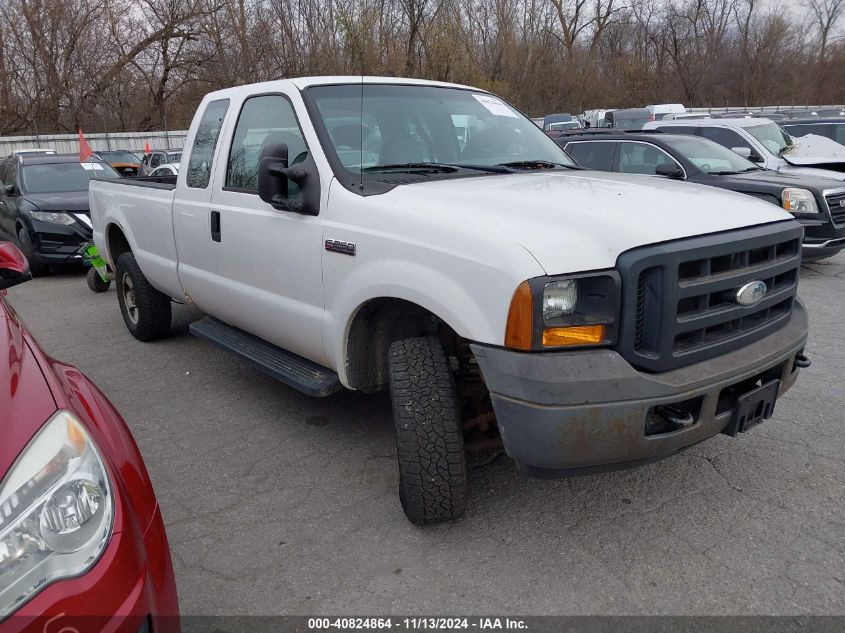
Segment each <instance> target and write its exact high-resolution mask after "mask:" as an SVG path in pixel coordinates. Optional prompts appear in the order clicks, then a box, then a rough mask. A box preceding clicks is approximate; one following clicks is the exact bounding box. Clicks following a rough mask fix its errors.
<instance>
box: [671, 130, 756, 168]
mask: <svg viewBox="0 0 845 633" xmlns="http://www.w3.org/2000/svg"><path fill="white" fill-rule="evenodd" d="M663 141H664V142H665V143H666V144H667V145H669V146H670V147H672V149H674V150H675V151H676V152H678V153H679V154H680V155H681V156H683V157H684V158H686V159H687V160H688V161H689V162H691V163H692V164H693V165H695V166H696V167H697V168H698V169H700V170H701V171H703V172H706V173H708V174H715V173H724V172H733V173H739V172H743V171H756V170H758V169H760V168H759V167H758V166H757V165H755V164H754V163H752V162H751V161H750V160H746V159H745V158H743V157H742V156H740V155H739V154H737V153H736V152H733V151H731V150H729V149H727V148H725V147H722V146H721V145H719V144H718V143H714V142H713V141H711V140H708V139H706V138H699V137H696V136H689V137H685V138H664V139H663Z"/></svg>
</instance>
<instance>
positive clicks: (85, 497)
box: [0, 242, 180, 633]
mask: <svg viewBox="0 0 845 633" xmlns="http://www.w3.org/2000/svg"><path fill="white" fill-rule="evenodd" d="M29 277H30V275H29V268H28V266H27V263H26V259H25V258H24V257H23V255H22V254H21V252H20V251H18V249H17V248H15V247H14V246H13V245H12V244H11V243H9V242H0V433H2V435H0V629H2V631H3V633H16V632H19V631H27V632H29V631H32V632H35V631H37V632H38V633H51V632H53V631H55V632H56V633H58V632H59V631H61V632H63V633H75V632H80V633H84V632H86V631H105V630H108V631H114V632H116V633H118V632H119V633H124V632H125V633H139V632H143V633H167V632H178V631H179V630H180V625H179V618H178V614H179V605H178V601H177V597H176V582H175V578H174V575H173V565H172V563H171V560H170V550H169V548H168V544H167V536H166V535H165V532H164V523H163V522H162V518H161V512H160V510H159V507H158V502H157V501H156V497H155V494H154V492H153V487H152V485H151V483H150V478H149V475H148V474H147V470H146V468H145V467H144V462H143V461H142V460H141V455H140V453H139V452H138V447H137V446H136V445H135V441H134V440H133V439H132V435H131V434H130V432H129V429H128V428H127V427H126V423H125V422H124V421H123V419H122V418H121V417H120V414H119V413H118V412H117V411H116V410H115V409H114V407H113V406H112V405H111V404H110V403H109V401H108V400H107V399H106V397H105V396H104V395H103V394H102V393H101V392H100V391H99V389H97V387H95V386H94V384H93V383H92V382H91V381H89V380H88V379H87V378H86V377H85V376H83V375H82V372H80V371H79V370H78V369H76V368H75V367H72V366H70V365H65V364H63V363H60V362H58V361H55V360H53V359H51V358H50V357H48V356H47V355H46V354H45V353H44V352H43V351H42V350H41V349H40V348H39V347H38V344H37V343H36V342H35V340H34V339H33V338H32V336H31V335H30V334H29V332H28V331H27V330H26V328H25V327H24V325H23V323H21V321H20V319H19V318H18V316H17V315H16V314H15V312H14V310H12V308H11V306H10V305H9V304H8V303H7V302H6V298H5V295H6V290H5V289H6V288H8V287H10V286H13V285H15V284H18V283H21V282H23V281H26V280H27V279H29ZM57 308H58V306H57Z"/></svg>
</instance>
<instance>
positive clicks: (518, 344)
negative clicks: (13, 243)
mask: <svg viewBox="0 0 845 633" xmlns="http://www.w3.org/2000/svg"><path fill="white" fill-rule="evenodd" d="M532 313H533V306H532V304H531V286H530V285H529V284H528V282H527V281H523V282H522V283H521V284H519V287H518V288H517V289H516V292H514V293H513V299H511V307H510V310H508V323H507V325H506V326H505V345H506V346H507V347H512V348H513V349H522V350H526V351H527V350H530V349H531V333H532V332H533V328H534V323H533V317H532Z"/></svg>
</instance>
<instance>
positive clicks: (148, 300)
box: [115, 253, 170, 341]
mask: <svg viewBox="0 0 845 633" xmlns="http://www.w3.org/2000/svg"><path fill="white" fill-rule="evenodd" d="M115 280H116V281H117V301H118V303H119V304H120V312H121V314H122V315H123V322H124V323H125V324H126V329H128V330H129V332H130V333H131V334H132V336H134V337H135V338H137V339H138V340H139V341H154V340H156V339H159V338H162V337H164V336H166V335H167V334H168V333H169V332H170V297H168V296H167V295H166V294H164V293H162V292H159V291H158V290H156V289H155V288H153V287H152V286H151V285H150V282H149V281H147V278H146V277H144V273H142V272H141V267H140V266H138V262H137V261H135V256H134V255H133V254H132V253H123V254H122V255H121V256H120V257H119V258H118V259H117V265H116V267H115Z"/></svg>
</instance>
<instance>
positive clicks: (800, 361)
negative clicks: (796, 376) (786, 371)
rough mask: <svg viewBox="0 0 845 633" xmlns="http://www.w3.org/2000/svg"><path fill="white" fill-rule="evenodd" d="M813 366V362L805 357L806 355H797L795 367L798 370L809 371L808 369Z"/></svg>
mask: <svg viewBox="0 0 845 633" xmlns="http://www.w3.org/2000/svg"><path fill="white" fill-rule="evenodd" d="M812 364H813V361H811V360H810V359H809V358H807V357H806V356H804V354H796V355H795V366H796V367H797V368H798V369H807V367H809V366H810V365H812Z"/></svg>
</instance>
